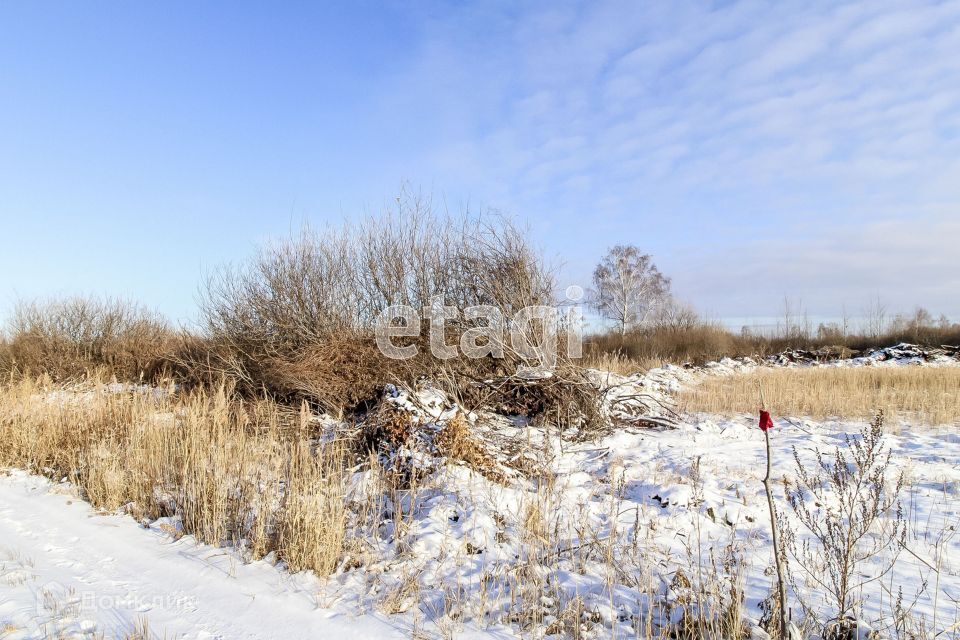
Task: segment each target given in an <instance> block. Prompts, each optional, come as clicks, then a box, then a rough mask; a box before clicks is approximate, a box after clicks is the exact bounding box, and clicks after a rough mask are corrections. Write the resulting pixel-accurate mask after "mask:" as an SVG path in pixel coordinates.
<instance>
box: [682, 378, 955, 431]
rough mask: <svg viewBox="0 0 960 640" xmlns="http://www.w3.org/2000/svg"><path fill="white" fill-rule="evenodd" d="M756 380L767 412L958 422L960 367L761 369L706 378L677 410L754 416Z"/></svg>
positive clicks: (824, 416)
mask: <svg viewBox="0 0 960 640" xmlns="http://www.w3.org/2000/svg"><path fill="white" fill-rule="evenodd" d="M760 382H762V383H763V391H764V396H765V398H766V405H767V408H768V409H770V410H771V411H773V412H776V413H777V414H779V415H787V416H809V417H812V418H827V417H842V418H862V419H866V418H870V417H872V416H873V415H875V414H876V413H877V411H878V410H880V409H882V410H883V411H884V412H886V413H887V415H888V416H890V417H893V418H901V419H906V420H920V421H921V422H924V423H927V424H951V423H954V424H956V423H958V422H960V367H909V366H904V367H843V368H837V367H810V368H795V369H772V368H763V369H757V370H755V371H753V372H751V373H748V374H742V375H733V376H724V377H716V378H709V379H707V380H704V381H703V382H702V383H700V384H698V385H696V386H694V387H691V388H689V389H686V390H685V391H684V392H683V393H682V394H681V396H680V401H681V406H682V407H683V408H684V409H685V410H686V411H690V412H705V413H719V414H724V415H732V414H739V413H750V412H754V411H756V410H757V408H758V405H759V395H758V383H760Z"/></svg>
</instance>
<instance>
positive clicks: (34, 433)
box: [0, 378, 350, 575]
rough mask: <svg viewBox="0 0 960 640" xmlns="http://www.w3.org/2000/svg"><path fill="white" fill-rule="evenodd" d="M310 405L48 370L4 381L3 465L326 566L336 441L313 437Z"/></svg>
mask: <svg viewBox="0 0 960 640" xmlns="http://www.w3.org/2000/svg"><path fill="white" fill-rule="evenodd" d="M316 436H317V433H316V426H315V425H314V424H313V423H311V421H310V419H309V414H306V413H302V414H298V413H297V412H295V411H291V410H289V409H285V408H283V407H282V406H280V405H276V404H273V403H269V402H260V403H248V402H241V401H239V400H237V399H236V398H235V397H234V396H233V395H232V394H231V393H230V390H229V389H228V388H226V387H223V386H221V387H220V388H219V389H218V390H216V391H213V392H207V391H204V390H196V391H192V392H190V393H187V394H185V395H178V394H175V393H173V392H172V391H165V392H158V391H151V392H143V391H137V390H131V391H119V392H118V391H116V390H115V389H111V388H110V387H107V386H104V385H102V384H93V383H90V384H87V385H86V387H85V388H83V389H71V390H65V389H63V388H62V387H56V386H54V385H52V384H51V383H50V381H49V379H48V378H47V379H41V380H32V379H29V378H24V379H21V380H19V381H17V382H14V383H12V384H9V385H6V386H2V387H0V466H6V467H19V468H24V469H28V470H30V471H33V472H35V473H40V474H43V475H46V476H48V477H51V478H54V479H57V480H59V479H60V478H67V479H69V480H70V481H72V482H73V483H74V484H75V485H76V486H77V487H79V488H80V490H81V491H82V493H83V495H84V497H85V498H86V499H87V500H89V501H90V502H91V504H93V505H94V506H95V507H97V508H102V509H111V510H112V509H116V508H120V507H123V508H125V509H126V510H127V511H128V512H130V513H131V514H133V515H134V516H135V517H138V518H148V519H153V518H157V517H161V516H173V515H179V516H180V517H181V518H182V523H183V529H184V532H185V533H188V534H193V535H194V536H196V538H197V539H198V540H199V541H201V542H204V543H207V544H212V545H227V544H232V545H237V546H238V547H241V548H243V549H245V550H247V551H248V553H249V554H250V555H251V557H253V558H259V557H262V556H263V555H265V554H267V553H269V552H271V551H275V552H277V555H278V557H279V558H281V559H283V560H284V561H286V562H287V564H288V566H290V567H291V568H292V569H295V570H300V569H312V570H314V571H315V572H317V573H318V574H321V575H323V574H328V573H330V572H331V571H333V570H334V569H335V568H336V566H337V564H338V563H339V562H340V559H341V557H342V553H343V550H344V546H345V544H346V542H347V540H346V538H347V535H346V534H347V529H348V526H347V511H346V508H345V502H346V501H347V500H349V499H350V492H349V491H348V489H347V487H346V485H345V477H346V476H345V475H344V471H343V470H344V465H345V462H346V460H345V456H344V449H343V447H342V446H341V445H340V443H338V442H337V441H333V442H330V443H327V444H319V443H318V440H317V438H316Z"/></svg>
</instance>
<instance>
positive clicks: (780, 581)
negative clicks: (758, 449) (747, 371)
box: [757, 380, 790, 640]
mask: <svg viewBox="0 0 960 640" xmlns="http://www.w3.org/2000/svg"><path fill="white" fill-rule="evenodd" d="M757 387H758V388H759V390H760V409H761V410H762V411H766V409H767V402H766V399H765V398H764V397H763V381H761V380H757ZM763 438H764V440H765V441H766V445H767V475H765V476H764V477H763V488H764V491H766V493H767V506H768V507H769V508H770V531H771V532H772V533H773V559H774V561H775V563H776V566H777V591H778V595H779V598H780V638H782V640H788V638H789V637H790V635H789V622H788V620H787V578H786V573H787V572H786V568H785V567H784V566H783V553H781V550H780V535H779V528H778V527H777V508H776V506H774V504H773V489H772V487H771V486H770V474H771V460H772V458H773V455H772V452H771V450H770V429H764V430H763Z"/></svg>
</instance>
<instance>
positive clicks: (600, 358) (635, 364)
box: [580, 352, 666, 376]
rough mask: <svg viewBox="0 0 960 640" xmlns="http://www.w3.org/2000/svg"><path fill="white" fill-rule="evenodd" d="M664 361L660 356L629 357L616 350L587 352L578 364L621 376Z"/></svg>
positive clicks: (658, 365) (655, 365)
mask: <svg viewBox="0 0 960 640" xmlns="http://www.w3.org/2000/svg"><path fill="white" fill-rule="evenodd" d="M665 362H666V361H665V360H662V359H660V358H631V357H629V356H625V355H623V354H621V353H616V352H614V353H600V352H594V353H590V354H587V355H586V356H585V357H584V359H583V360H582V361H581V363H580V364H581V365H583V366H584V367H587V368H589V369H599V370H600V371H609V372H611V373H616V374H618V375H621V376H631V375H633V374H635V373H643V372H646V371H649V370H650V369H653V368H655V367H661V366H663V365H664V363H665Z"/></svg>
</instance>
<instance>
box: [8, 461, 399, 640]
mask: <svg viewBox="0 0 960 640" xmlns="http://www.w3.org/2000/svg"><path fill="white" fill-rule="evenodd" d="M164 525H169V523H168V522H166V521H158V522H156V523H153V525H151V526H150V528H143V527H141V526H139V525H138V524H137V523H136V522H134V520H133V519H132V518H130V517H127V516H120V515H103V514H97V513H94V512H93V511H92V510H91V508H90V507H89V506H88V505H86V504H85V503H83V502H81V501H78V500H76V499H75V498H74V497H73V496H72V491H71V489H70V487H68V486H65V485H56V484H52V483H50V482H49V481H48V480H46V479H43V478H39V477H36V476H31V475H28V474H26V473H24V472H22V471H11V472H10V473H9V475H5V476H2V477H0V630H2V634H0V635H2V637H3V638H4V639H5V640H16V639H19V638H46V637H57V638H61V637H62V638H99V637H102V636H101V634H103V635H106V636H107V637H124V636H125V634H127V633H131V632H132V631H133V630H134V629H135V627H136V626H137V624H138V623H139V622H140V621H142V620H146V621H147V623H148V625H149V629H150V631H151V633H153V634H155V635H156V637H176V638H184V639H188V638H307V637H318V636H321V637H322V636H324V635H328V634H329V635H330V636H334V635H336V636H337V637H340V638H346V639H348V638H371V637H378V638H405V637H409V628H408V626H407V625H406V624H405V622H404V621H403V620H401V619H390V618H389V617H387V616H383V615H378V614H375V613H368V614H366V615H361V616H353V615H348V614H345V613H343V612H338V611H336V610H327V609H323V608H321V606H320V605H321V604H322V603H320V602H318V600H317V594H318V593H319V592H320V590H321V588H322V585H321V584H320V583H319V581H318V580H317V579H316V578H313V577H312V576H310V575H307V574H299V575H289V574H287V573H285V572H282V571H279V570H278V569H277V568H276V567H274V566H271V565H270V564H269V563H267V562H262V561H261V562H253V563H248V564H244V563H241V562H239V561H238V559H237V557H236V556H235V555H234V554H233V553H231V552H230V551H229V550H225V549H217V548H213V547H209V546H206V545H198V544H196V543H195V541H194V540H193V538H192V537H191V536H183V537H181V538H180V539H179V540H174V539H173V538H172V537H171V536H170V531H169V529H168V527H165V526H164Z"/></svg>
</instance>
